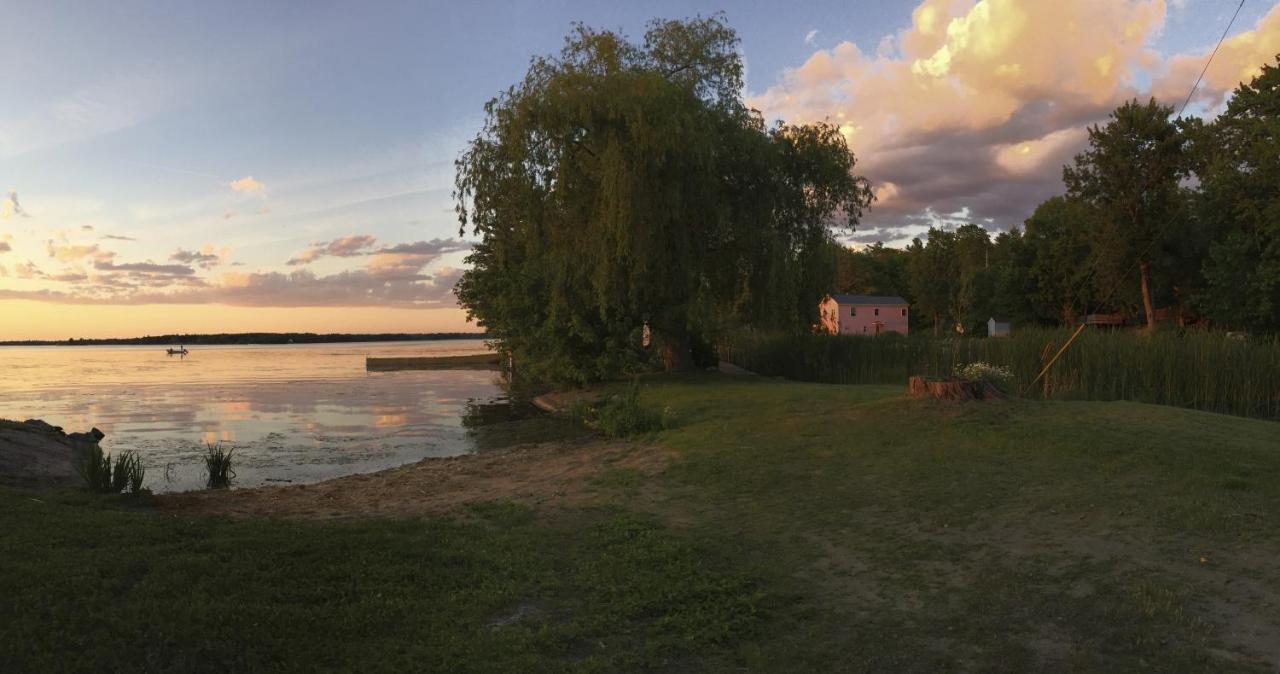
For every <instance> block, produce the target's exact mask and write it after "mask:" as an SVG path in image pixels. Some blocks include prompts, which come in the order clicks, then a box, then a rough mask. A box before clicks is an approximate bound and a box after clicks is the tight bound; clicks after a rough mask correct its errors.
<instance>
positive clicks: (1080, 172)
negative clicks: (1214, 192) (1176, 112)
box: [1062, 99, 1186, 330]
mask: <svg viewBox="0 0 1280 674" xmlns="http://www.w3.org/2000/svg"><path fill="white" fill-rule="evenodd" d="M1172 114H1173V108H1172V107H1169V106H1164V105H1160V104H1159V103H1157V102H1156V101H1155V99H1151V100H1150V101H1149V102H1148V103H1146V104H1142V103H1139V102H1137V101H1130V102H1128V103H1125V104H1124V105H1122V106H1120V107H1119V108H1116V109H1115V110H1114V111H1113V112H1112V113H1111V119H1110V120H1109V121H1108V122H1107V123H1106V125H1104V126H1097V125H1094V126H1092V127H1090V128H1089V148H1088V149H1087V150H1085V151H1084V152H1083V153H1082V154H1079V155H1077V156H1076V158H1075V162H1074V164H1073V165H1071V166H1066V167H1064V168H1063V171H1062V177H1063V181H1064V182H1065V183H1066V185H1067V194H1068V195H1069V196H1070V197H1071V198H1074V199H1081V200H1083V201H1085V202H1087V203H1089V204H1091V205H1093V206H1094V207H1096V208H1097V209H1098V213H1099V215H1100V217H1101V221H1102V228H1101V230H1100V232H1099V236H1098V239H1097V242H1098V244H1099V246H1100V247H1099V248H1096V249H1095V256H1094V257H1095V260H1094V261H1095V263H1096V264H1097V265H1098V267H1099V274H1100V278H1102V279H1104V280H1107V281H1110V282H1117V281H1119V279H1120V278H1123V276H1124V275H1127V274H1128V273H1129V272H1128V271H1127V270H1131V269H1132V268H1133V267H1134V264H1135V263H1136V266H1137V268H1138V279H1139V284H1140V293H1141V298H1142V306H1143V312H1144V313H1145V315H1146V320H1147V329H1148V330H1153V329H1155V307H1154V306H1153V304H1152V299H1151V296H1152V295H1151V271H1150V262H1151V256H1152V253H1153V251H1154V249H1155V248H1156V247H1157V246H1160V245H1161V244H1162V243H1163V242H1164V241H1165V240H1166V237H1167V236H1168V233H1169V228H1168V220H1169V218H1170V217H1171V215H1172V214H1173V213H1174V212H1175V211H1176V209H1177V207H1178V183H1179V181H1180V180H1181V178H1182V177H1183V176H1184V175H1185V174H1186V165H1185V161H1184V152H1183V146H1184V136H1183V134H1182V133H1180V131H1179V129H1178V126H1177V124H1175V123H1174V122H1172V121H1170V119H1169V117H1170V116H1171V115H1172Z"/></svg>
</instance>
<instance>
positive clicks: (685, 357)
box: [662, 328, 693, 372]
mask: <svg viewBox="0 0 1280 674" xmlns="http://www.w3.org/2000/svg"><path fill="white" fill-rule="evenodd" d="M662 365H663V367H665V368H666V370H667V372H677V371H684V370H692V369H693V349H692V348H691V347H690V346H689V332H688V331H687V330H685V329H684V328H679V329H671V330H668V331H666V332H665V334H663V340H662Z"/></svg>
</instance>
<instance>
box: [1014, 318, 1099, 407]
mask: <svg viewBox="0 0 1280 674" xmlns="http://www.w3.org/2000/svg"><path fill="white" fill-rule="evenodd" d="M1081 332H1084V323H1081V324H1080V327H1078V328H1076V331H1075V332H1074V333H1072V335H1071V339H1068V340H1067V343H1066V344H1063V345H1062V348H1061V349H1058V352H1057V353H1055V354H1053V358H1052V359H1051V360H1050V361H1049V363H1048V364H1047V365H1045V366H1044V369H1042V370H1040V374H1038V375H1036V378H1035V379H1032V380H1031V383H1030V384H1027V389H1026V390H1024V391H1023V392H1022V394H1023V395H1026V393H1027V390H1030V389H1031V387H1032V386H1035V385H1036V382H1038V381H1040V378H1041V377H1043V376H1044V375H1045V373H1047V372H1048V371H1049V368H1051V367H1053V364H1054V363H1056V362H1058V359H1059V358H1061V357H1062V354H1063V353H1064V352H1065V351H1066V350H1067V347H1069V346H1071V343H1072V342H1074V341H1076V337H1079V336H1080V333H1081Z"/></svg>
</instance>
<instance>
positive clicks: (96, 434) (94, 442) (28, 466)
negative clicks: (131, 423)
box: [0, 419, 106, 489]
mask: <svg viewBox="0 0 1280 674" xmlns="http://www.w3.org/2000/svg"><path fill="white" fill-rule="evenodd" d="M104 437H106V434H105V433H103V432H102V431H100V430H98V429H97V428H94V429H92V430H90V431H89V432H88V433H71V434H67V433H63V432H62V428H61V427H60V426H54V425H52V424H50V423H47V422H45V421H41V420H39V419H28V420H26V421H24V422H22V423H17V422H12V421H3V420H0V484H3V485H7V486H12V487H20V488H26V489H46V488H51V487H73V486H76V485H78V484H80V477H79V475H78V473H77V468H78V466H79V465H80V463H81V462H82V461H83V460H84V457H85V455H86V454H87V453H88V452H89V450H91V449H94V448H96V447H98V446H99V445H98V443H99V442H100V441H101V440H102V439H103V438H104Z"/></svg>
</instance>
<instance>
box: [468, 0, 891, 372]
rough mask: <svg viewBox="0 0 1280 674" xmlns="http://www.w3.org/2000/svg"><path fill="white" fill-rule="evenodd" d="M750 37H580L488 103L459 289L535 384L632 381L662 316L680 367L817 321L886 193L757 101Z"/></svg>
mask: <svg viewBox="0 0 1280 674" xmlns="http://www.w3.org/2000/svg"><path fill="white" fill-rule="evenodd" d="M737 45H738V39H737V36H736V35H735V33H734V32H733V30H732V29H731V28H729V27H728V26H727V25H726V24H725V23H724V22H723V20H722V19H721V18H719V17H712V18H698V19H693V20H688V21H655V22H653V23H651V24H650V26H649V30H648V31H647V33H646V34H645V37H644V40H643V41H642V42H641V43H639V44H636V43H632V42H629V41H628V40H627V39H626V38H625V37H623V36H621V35H619V34H617V33H614V32H608V31H597V30H592V29H590V28H587V27H585V26H581V25H579V26H576V27H575V29H574V30H573V31H572V32H571V33H570V35H569V36H568V37H567V38H566V41H565V46H564V48H563V49H562V50H561V52H560V53H559V54H558V55H555V56H548V57H542V58H536V59H534V60H533V61H532V63H531V65H530V67H529V71H528V73H527V74H526V75H525V77H524V79H523V80H522V81H521V82H520V83H518V84H516V85H515V86H513V87H511V88H510V89H508V90H506V91H505V92H504V93H502V94H501V95H500V96H498V97H497V98H495V99H493V100H491V101H489V103H488V104H486V106H485V113H486V119H485V124H484V126H483V128H482V130H481V131H480V133H479V134H478V135H477V136H476V138H475V139H474V140H472V141H471V143H470V144H469V146H468V148H467V149H466V151H465V152H464V153H463V154H462V155H461V156H460V157H459V159H458V161H457V164H456V168H457V175H456V190H455V194H454V197H455V200H456V203H457V211H458V216H459V220H460V222H461V230H462V232H463V233H464V234H465V233H467V231H468V230H470V232H471V233H472V234H473V235H474V236H476V237H478V238H479V243H477V244H476V246H475V248H474V250H473V251H472V253H471V255H470V257H469V258H468V262H469V263H470V265H471V267H470V269H469V270H467V271H466V273H464V275H463V277H462V279H461V280H460V281H459V283H458V286H457V288H456V292H457V294H458V298H459V300H460V302H461V303H462V305H463V306H464V307H465V308H466V310H467V311H468V314H469V316H470V317H471V318H472V319H474V320H476V321H477V322H478V323H479V324H480V325H481V326H483V327H484V328H485V329H486V330H487V331H488V332H489V334H490V335H491V336H492V338H493V339H494V340H495V341H496V343H497V345H498V347H499V348H500V349H502V350H504V351H506V352H508V353H511V354H512V355H513V356H515V358H516V359H517V361H518V362H520V363H521V367H522V370H523V371H524V372H525V373H527V374H531V375H533V376H536V377H539V378H544V379H550V380H554V381H562V382H563V381H574V382H586V381H591V380H595V379H601V378H607V377H610V376H615V375H617V374H618V373H620V372H621V371H623V370H624V369H626V368H627V367H628V366H629V365H630V364H632V363H634V362H635V359H636V358H638V357H640V353H639V346H640V330H641V326H642V325H644V324H646V323H647V324H648V325H649V326H650V328H651V329H652V331H653V334H654V337H655V342H656V343H659V344H661V345H662V346H661V352H662V353H663V355H664V360H665V363H666V366H667V367H668V368H671V369H680V368H685V367H688V366H689V364H690V362H691V360H690V345H691V343H693V342H695V341H699V340H704V341H705V340H709V339H714V338H715V336H716V335H718V334H722V333H723V332H724V331H726V330H730V329H735V328H738V327H741V326H760V327H770V328H775V327H796V326H801V325H807V324H809V323H811V322H813V321H814V319H815V318H816V311H817V309H816V307H817V302H818V300H819V298H820V297H821V295H822V294H823V293H824V292H827V291H828V290H829V289H830V283H831V281H832V279H833V277H834V273H835V259H834V255H833V253H832V246H831V243H832V234H831V226H832V225H837V226H842V227H846V228H852V227H853V226H854V225H855V224H856V223H857V222H858V219H859V217H860V216H861V214H862V212H863V209H864V208H866V207H867V205H868V204H869V203H870V202H871V199H872V195H871V190H870V187H869V185H868V183H867V181H866V180H865V179H864V178H861V177H858V176H855V175H854V174H853V167H854V157H853V155H852V154H851V153H850V152H849V149H848V147H847V145H846V143H845V140H844V138H843V136H842V135H841V134H840V133H839V132H838V130H837V129H836V128H834V127H833V126H831V125H828V124H815V125H804V126H787V125H778V126H775V127H772V128H769V127H767V126H766V125H765V123H764V121H763V119H762V117H761V116H760V114H759V113H758V112H756V111H754V110H751V109H749V108H748V107H747V106H746V105H745V104H744V103H743V100H742V90H743V80H742V60H741V57H740V56H739V54H738V52H737V49H736V48H737Z"/></svg>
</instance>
